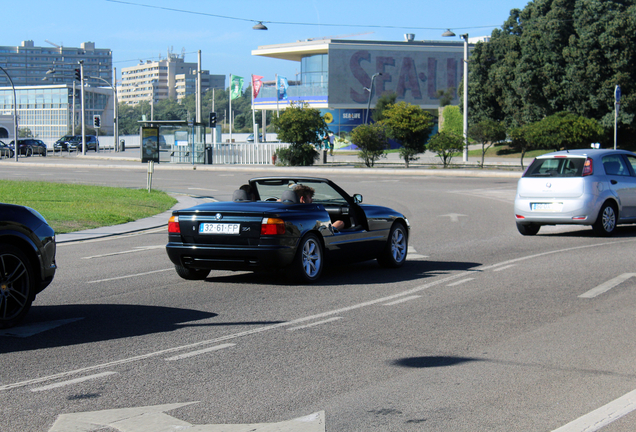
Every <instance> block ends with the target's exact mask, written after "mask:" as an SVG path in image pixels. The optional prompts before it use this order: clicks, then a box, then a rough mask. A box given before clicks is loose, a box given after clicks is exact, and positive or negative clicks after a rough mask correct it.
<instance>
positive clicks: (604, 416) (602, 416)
mask: <svg viewBox="0 0 636 432" xmlns="http://www.w3.org/2000/svg"><path fill="white" fill-rule="evenodd" d="M634 410H636V390H633V391H631V392H629V393H627V394H626V395H624V396H621V397H619V398H618V399H616V400H613V401H612V402H610V403H608V404H607V405H604V406H602V407H600V408H598V409H596V410H594V411H592V412H590V413H588V414H585V415H584V416H582V417H579V418H578V419H576V420H574V421H571V422H570V423H568V424H566V425H565V426H561V427H560V428H558V429H555V430H554V431H552V432H594V431H597V430H599V429H601V428H603V427H605V426H607V425H608V424H610V423H612V422H614V421H616V420H618V419H619V418H621V417H623V416H625V415H627V414H629V413H631V412H632V411H634Z"/></svg>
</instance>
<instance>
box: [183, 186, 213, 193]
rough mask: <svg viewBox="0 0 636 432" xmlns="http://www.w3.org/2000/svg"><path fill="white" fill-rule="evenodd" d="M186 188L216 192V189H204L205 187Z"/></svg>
mask: <svg viewBox="0 0 636 432" xmlns="http://www.w3.org/2000/svg"><path fill="white" fill-rule="evenodd" d="M188 190H202V191H211V192H218V191H219V190H218V189H206V188H195V187H190V188H188Z"/></svg>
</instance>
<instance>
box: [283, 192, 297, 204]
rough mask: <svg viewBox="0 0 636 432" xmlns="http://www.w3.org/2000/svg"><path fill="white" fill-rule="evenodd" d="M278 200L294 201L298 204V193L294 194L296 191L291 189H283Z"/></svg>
mask: <svg viewBox="0 0 636 432" xmlns="http://www.w3.org/2000/svg"><path fill="white" fill-rule="evenodd" d="M280 200H281V201H282V202H287V203H295V204H298V202H299V200H298V195H296V192H294V191H293V190H286V191H283V194H282V195H281V196H280Z"/></svg>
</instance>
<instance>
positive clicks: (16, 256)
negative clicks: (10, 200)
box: [0, 203, 57, 328]
mask: <svg viewBox="0 0 636 432" xmlns="http://www.w3.org/2000/svg"><path fill="white" fill-rule="evenodd" d="M55 253H56V243H55V232H54V231H53V228H51V227H50V226H49V224H48V223H47V222H46V220H45V219H44V218H43V217H42V215H40V213H38V212H37V211H35V210H33V209H31V208H29V207H24V206H19V205H13V204H3V203H0V328H7V327H12V326H14V325H16V324H17V323H18V322H20V320H22V318H24V316H25V315H26V313H27V312H28V311H29V309H30V307H31V303H33V300H34V299H35V296H36V295H37V294H38V293H39V292H41V291H42V290H43V289H44V288H46V287H47V286H48V285H49V284H50V283H51V281H53V277H54V276H55V271H56V269H57V266H56V263H55Z"/></svg>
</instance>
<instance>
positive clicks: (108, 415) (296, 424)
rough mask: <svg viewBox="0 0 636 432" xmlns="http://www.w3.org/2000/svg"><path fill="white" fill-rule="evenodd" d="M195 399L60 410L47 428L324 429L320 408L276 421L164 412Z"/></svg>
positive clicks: (84, 431)
mask: <svg viewBox="0 0 636 432" xmlns="http://www.w3.org/2000/svg"><path fill="white" fill-rule="evenodd" d="M195 403H198V402H186V403H175V404H167V405H155V406H146V407H137V408H120V409H112V410H104V411H92V412H81V413H71V414H60V415H59V416H58V417H57V419H56V420H55V423H53V426H52V427H51V429H49V432H68V431H74V432H90V431H96V430H105V429H108V430H118V431H120V432H141V431H153V432H154V431H164V432H169V431H173V432H176V431H186V430H197V431H207V432H246V431H251V432H272V431H278V432H325V412H324V411H318V412H315V413H313V414H309V415H306V416H303V417H298V418H295V419H291V420H286V421H282V422H277V423H253V424H243V425H240V424H236V425H231V424H224V425H194V424H191V423H188V422H186V421H183V420H179V419H177V418H175V417H172V416H170V415H168V414H165V412H166V411H172V410H175V409H177V408H181V407H184V406H187V405H191V404H195Z"/></svg>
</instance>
